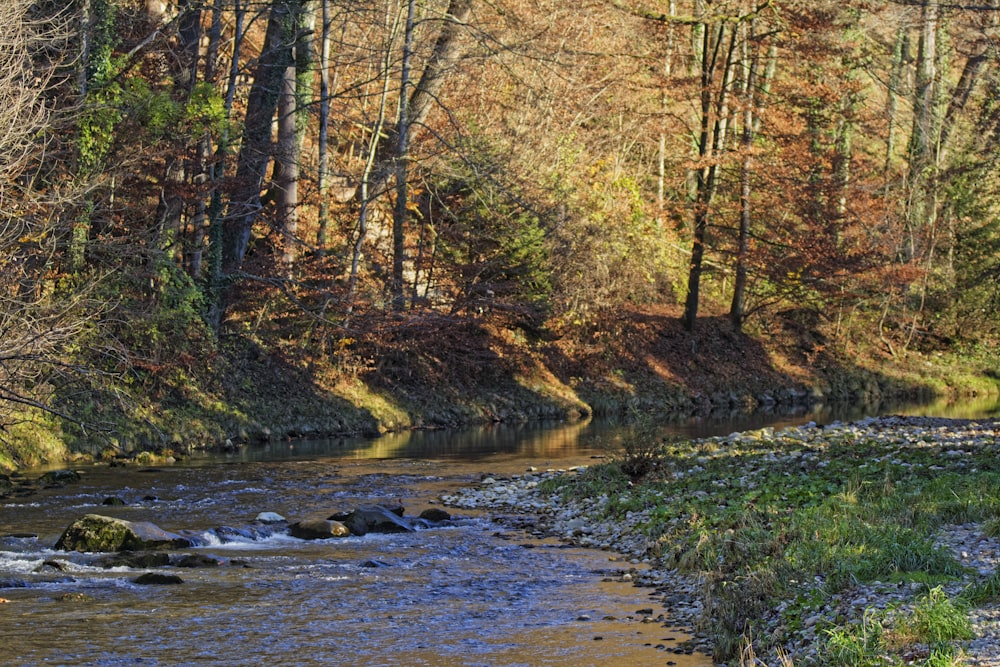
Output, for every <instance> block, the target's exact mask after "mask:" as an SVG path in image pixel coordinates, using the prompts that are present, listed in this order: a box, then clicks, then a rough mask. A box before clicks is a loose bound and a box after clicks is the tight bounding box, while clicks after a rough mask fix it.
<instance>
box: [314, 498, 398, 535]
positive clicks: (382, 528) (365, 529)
mask: <svg viewBox="0 0 1000 667" xmlns="http://www.w3.org/2000/svg"><path fill="white" fill-rule="evenodd" d="M330 519H331V520H333V521H342V522H343V524H344V525H345V526H347V529H348V530H350V531H351V535H365V534H366V533H408V532H410V531H412V530H413V526H412V525H411V524H410V523H409V522H408V521H407V520H406V519H404V518H402V517H401V516H399V514H397V512H396V511H395V510H393V509H390V508H387V507H383V506H382V505H365V506H363V507H359V508H358V509H356V510H354V511H353V512H338V513H337V514H334V515H333V516H331V517H330Z"/></svg>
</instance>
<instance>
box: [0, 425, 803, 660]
mask: <svg viewBox="0 0 1000 667" xmlns="http://www.w3.org/2000/svg"><path fill="white" fill-rule="evenodd" d="M809 418H810V415H801V416H798V417H793V418H789V419H786V420H778V425H783V424H786V423H796V422H801V421H805V420H807V419H809ZM771 421H772V422H774V421H775V420H771ZM760 425H763V424H761V423H756V422H755V423H742V424H734V423H732V422H725V421H719V422H706V421H701V422H698V423H693V424H687V425H685V426H684V427H683V428H680V427H678V429H676V430H678V431H679V432H687V433H689V434H691V435H709V434H711V432H716V433H728V432H731V431H732V430H736V429H737V428H748V427H752V426H760ZM615 436H616V429H615V428H614V427H612V426H608V425H603V426H602V425H594V424H575V425H561V426H552V427H549V428H540V427H535V428H530V427H520V428H517V427H497V428H491V429H480V430H476V431H469V432H464V433H413V434H402V435H394V436H386V437H384V438H380V439H378V440H374V441H363V440H327V441H317V442H283V443H271V444H270V445H267V446H262V447H255V448H246V449H242V450H239V451H237V452H234V453H231V454H228V455H222V454H201V455H197V456H193V457H192V458H190V459H188V460H187V461H185V462H184V463H180V464H173V465H168V466H161V467H156V468H145V469H138V468H134V467H132V468H109V467H107V466H101V465H94V466H86V467H83V468H82V469H81V472H82V480H81V481H80V482H77V483H73V484H70V485H67V486H65V487H64V488H60V489H43V490H41V491H39V492H38V493H36V494H35V495H32V496H28V497H24V498H8V499H6V500H0V600H3V602H2V603H0V664H3V665H17V666H21V665H24V666H29V665H31V666H34V665H100V666H109V667H110V666H118V665H155V666H166V665H170V666H179V665H248V666H250V665H253V666H255V667H259V666H262V665H288V666H298V665H302V666H310V665H358V666H374V665H433V666H439V667H450V666H458V665H463V666H465V665H489V666H501V665H511V666H512V665H526V666H535V665H567V666H569V665H572V666H573V667H583V666H585V665H629V666H637V667H642V666H645V665H650V666H652V665H658V666H662V665H671V664H673V665H682V666H687V667H696V666H700V667H704V666H707V665H710V664H711V660H710V659H709V658H708V657H706V656H703V655H697V654H695V655H684V654H682V652H681V649H680V648H678V646H679V645H680V643H681V642H682V641H683V640H684V639H686V637H685V635H684V634H683V633H680V632H676V631H674V630H672V629H671V628H668V627H664V626H663V624H662V623H659V622H643V620H644V619H646V620H647V621H648V617H649V616H650V615H651V614H650V610H652V611H653V613H652V616H653V617H655V616H656V615H658V614H659V613H660V612H662V611H664V610H662V609H660V608H658V606H657V603H656V602H655V601H653V600H651V598H650V595H649V593H650V591H648V590H645V589H641V588H636V587H634V586H632V585H631V584H629V583H626V582H623V581H621V577H620V576H619V575H620V572H621V571H622V570H623V569H628V568H629V567H632V565H631V564H629V563H625V562H622V561H621V560H620V559H619V558H617V557H616V556H615V555H614V554H609V553H607V552H599V551H590V550H582V549H575V548H565V547H563V546H562V545H560V544H558V543H555V542H546V541H540V540H536V539H532V538H530V537H529V536H527V535H524V534H521V533H520V532H518V531H512V530H509V529H505V528H502V527H500V526H498V525H496V524H493V523H491V522H490V520H489V519H488V518H486V517H482V516H477V515H473V514H465V515H463V514H460V513H459V514H456V516H455V518H456V521H455V522H454V525H451V526H448V527H439V528H430V529H426V530H419V531H417V532H413V533H406V534H391V535H366V536H363V537H349V538H340V539H332V540H320V541H304V540H297V539H294V538H291V537H289V536H287V535H285V534H283V533H280V532H279V533H278V534H274V535H270V536H262V535H259V534H257V535H255V534H252V533H250V532H249V531H248V528H249V527H251V526H252V524H253V521H254V519H255V517H256V516H257V514H258V513H260V512H265V511H266V512H277V513H279V514H281V515H283V516H285V517H287V518H288V519H289V520H290V521H296V520H301V519H306V518H326V517H327V516H329V515H330V514H332V513H333V512H336V511H339V510H349V509H352V508H354V507H357V506H358V505H362V504H370V503H384V504H392V505H395V504H402V505H403V506H404V507H405V508H406V510H407V515H414V516H415V515H417V514H419V513H420V511H421V510H423V509H426V508H428V507H433V506H436V499H437V498H438V497H439V496H440V495H441V494H442V493H444V492H447V491H450V490H453V489H455V488H457V487H459V486H462V485H466V484H470V483H473V482H475V481H476V480H478V479H479V478H480V477H481V476H482V475H484V474H495V475H503V474H511V473H520V472H523V471H524V470H525V469H526V468H528V467H529V466H534V467H537V468H540V469H546V468H566V467H570V466H574V465H586V464H589V463H592V462H594V460H595V459H598V458H600V457H602V456H604V455H606V454H607V453H608V452H609V449H608V445H607V443H608V442H613V441H614V439H615ZM36 472H37V471H30V472H28V473H27V475H28V476H31V475H32V474H36ZM107 498H118V499H120V500H122V501H124V503H125V504H124V505H121V506H106V505H104V504H103V503H104V501H105V499H107ZM87 513H98V514H106V515H110V516H117V517H121V518H125V519H129V520H144V521H151V522H153V523H155V524H156V525H158V526H160V527H162V528H164V529H167V530H171V531H175V532H180V531H184V532H185V533H186V534H189V535H194V536H198V538H199V540H200V541H201V542H202V543H203V545H202V546H199V547H195V548H192V549H187V550H184V551H185V552H187V553H193V554H200V555H204V556H209V557H211V559H212V560H214V561H216V562H218V563H220V565H219V566H217V567H199V568H176V567H172V568H169V573H170V574H176V575H179V576H180V577H181V578H182V579H183V582H184V583H183V584H181V585H174V586H142V585H139V584H137V583H135V582H134V580H135V579H136V577H137V576H139V575H140V574H142V573H144V572H146V571H148V570H145V569H131V568H124V567H116V568H112V569H106V568H104V567H100V566H99V565H98V563H97V562H96V561H97V558H98V557H97V556H95V555H93V554H76V553H72V554H68V553H65V552H57V551H53V550H52V548H51V547H52V545H53V544H55V542H56V540H57V538H58V537H59V535H60V534H61V532H62V531H63V530H64V529H65V528H66V526H68V525H69V524H70V523H71V522H73V521H74V520H76V519H78V518H79V517H81V516H83V515H84V514H87ZM453 514H454V512H453ZM220 527H226V528H225V529H223V530H219V528H220ZM162 571H164V572H167V570H162Z"/></svg>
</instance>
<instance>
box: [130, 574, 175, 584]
mask: <svg viewBox="0 0 1000 667" xmlns="http://www.w3.org/2000/svg"><path fill="white" fill-rule="evenodd" d="M132 581H133V582H134V583H137V584H139V585H141V586H172V585H176V584H183V583H184V580H183V579H181V578H180V577H178V576H177V575H176V574H162V573H160V572H147V573H146V574H140V575H139V576H138V577H136V578H135V579H133V580H132Z"/></svg>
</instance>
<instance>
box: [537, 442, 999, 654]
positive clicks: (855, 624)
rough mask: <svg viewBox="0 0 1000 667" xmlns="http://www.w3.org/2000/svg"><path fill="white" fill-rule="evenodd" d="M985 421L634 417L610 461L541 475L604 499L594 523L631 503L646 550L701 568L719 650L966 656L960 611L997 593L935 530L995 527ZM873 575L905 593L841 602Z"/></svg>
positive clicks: (564, 490)
mask: <svg viewBox="0 0 1000 667" xmlns="http://www.w3.org/2000/svg"><path fill="white" fill-rule="evenodd" d="M996 432H997V431H996V428H995V426H994V428H993V430H992V431H987V433H988V435H987V436H986V437H970V436H967V435H965V434H962V435H954V434H953V433H952V431H951V429H949V428H941V429H934V430H921V429H905V428H904V429H893V428H888V429H886V430H885V431H884V432H871V431H865V430H863V429H856V430H855V429H847V430H846V431H840V432H834V433H827V432H825V431H824V429H821V428H816V429H795V430H789V431H782V432H778V433H772V432H769V431H768V430H765V431H762V432H756V433H747V434H742V435H740V436H737V437H732V438H712V439H707V440H703V441H696V442H661V441H658V440H657V438H656V437H655V436H653V435H652V433H651V432H650V431H649V429H648V428H644V429H639V430H638V431H637V432H636V433H635V434H634V435H633V436H632V437H630V438H629V439H627V441H626V443H625V453H624V454H623V455H622V456H621V457H620V458H619V459H618V460H617V461H615V462H613V463H610V464H606V465H600V466H595V467H592V468H590V469H588V470H587V471H586V472H585V473H584V474H582V475H580V476H578V477H570V476H567V477H563V478H559V479H558V480H557V481H555V482H546V484H547V485H548V486H549V489H548V490H549V491H555V492H558V493H561V494H563V495H564V496H565V497H567V498H573V497H586V498H590V499H601V500H600V501H599V502H596V503H593V506H595V507H597V508H599V509H598V510H597V514H598V516H596V517H594V520H603V521H612V522H614V521H617V520H621V519H622V517H624V516H625V515H626V514H627V513H632V516H634V515H635V514H636V513H641V515H642V517H643V518H642V521H641V523H640V525H639V530H640V531H641V532H642V533H644V534H645V536H646V538H647V544H649V552H650V554H651V555H652V556H654V557H655V559H656V560H657V561H658V562H659V563H660V564H661V565H663V566H666V567H672V568H676V569H678V570H679V571H680V572H683V573H687V574H691V575H695V576H700V577H701V578H703V580H704V582H705V586H704V604H705V609H706V610H707V612H706V614H705V617H704V618H703V626H704V627H703V628H702V629H703V630H705V631H707V632H708V633H709V635H710V636H711V637H712V638H713V640H714V643H715V657H716V659H718V660H738V659H739V656H740V654H741V653H742V654H743V655H744V660H745V657H746V656H747V655H752V654H753V653H754V652H756V653H757V654H758V655H762V656H763V655H768V656H770V657H771V660H772V662H771V663H770V664H774V662H773V661H775V660H780V659H781V656H782V655H783V654H787V653H789V652H791V653H792V654H795V653H796V652H798V653H799V654H800V656H801V655H807V656H809V657H808V658H807V659H806V660H801V657H800V661H799V662H798V663H797V664H822V665H830V666H834V665H836V666H851V665H855V666H867V665H873V666H874V665H902V664H923V665H952V664H961V663H960V659H961V649H960V648H959V644H958V641H959V640H965V639H971V638H972V627H971V625H970V621H969V618H968V615H967V612H968V610H969V609H970V608H972V607H975V606H979V605H983V604H986V603H997V602H1000V573H998V572H994V573H993V574H992V575H991V576H986V577H983V576H976V575H975V574H974V573H970V572H967V571H964V570H963V568H962V567H961V565H960V563H959V562H958V561H957V560H956V559H955V557H954V556H953V555H952V554H951V553H950V552H949V551H947V550H946V549H943V548H940V547H938V546H935V539H934V535H935V533H936V532H937V531H939V530H941V528H942V527H943V526H947V525H949V524H967V523H970V522H976V523H980V524H981V529H982V531H983V532H984V533H985V534H987V535H990V536H993V537H996V536H998V535H1000V440H998V438H997V436H996V435H995V434H996ZM629 473H631V475H630V474H629ZM872 582H882V585H885V583H886V582H895V583H897V584H900V586H899V590H903V591H913V592H915V593H916V595H915V597H912V598H911V599H910V600H909V601H907V602H906V603H905V604H903V603H897V604H890V605H889V606H888V607H887V608H885V609H879V608H877V607H875V606H874V604H873V603H874V601H872V600H869V604H872V605H873V606H871V607H867V608H864V609H850V608H844V607H843V604H844V600H848V599H850V598H851V596H850V595H848V594H847V591H849V590H851V589H853V588H856V587H858V586H864V585H869V584H872ZM891 588H892V587H891ZM946 591H949V592H946ZM838 605H839V606H838ZM778 610H780V611H778ZM807 619H812V620H811V621H809V620H807ZM817 619H820V620H818V621H817ZM810 625H812V626H814V627H809V626H810ZM804 643H805V644H809V645H811V646H812V649H813V650H812V651H811V652H806V653H802V651H801V650H800V649H801V648H802V646H803V644H804ZM914 656H917V657H916V658H914ZM912 660H916V662H911V661H912ZM790 662H791V661H790V660H788V659H786V661H785V662H784V663H783V664H789V663H790ZM731 664H732V663H731ZM744 664H758V663H754V662H745V663H744Z"/></svg>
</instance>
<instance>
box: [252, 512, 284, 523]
mask: <svg viewBox="0 0 1000 667" xmlns="http://www.w3.org/2000/svg"><path fill="white" fill-rule="evenodd" d="M255 521H259V522H261V523H264V524H271V523H284V522H285V517H283V516H281V515H280V514H278V513H277V512H261V513H260V514H258V515H257V518H256V519H255Z"/></svg>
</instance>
